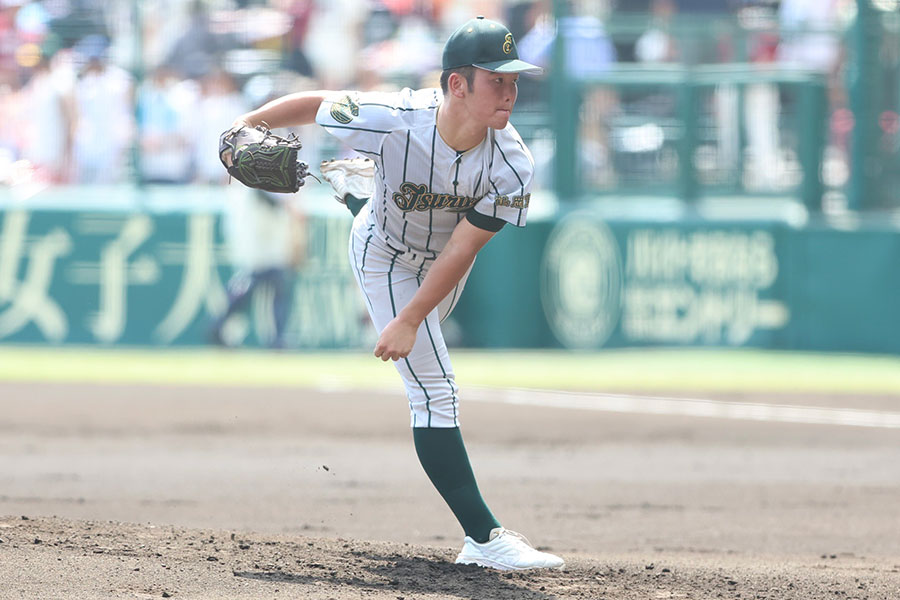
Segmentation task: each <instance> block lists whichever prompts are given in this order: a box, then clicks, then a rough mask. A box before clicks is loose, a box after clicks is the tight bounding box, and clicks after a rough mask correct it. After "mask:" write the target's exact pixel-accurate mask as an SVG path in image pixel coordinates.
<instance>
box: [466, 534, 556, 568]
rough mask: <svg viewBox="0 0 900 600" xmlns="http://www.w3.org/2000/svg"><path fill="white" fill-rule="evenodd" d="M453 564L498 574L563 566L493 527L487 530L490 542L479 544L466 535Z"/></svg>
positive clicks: (520, 538) (512, 535) (525, 542)
mask: <svg viewBox="0 0 900 600" xmlns="http://www.w3.org/2000/svg"><path fill="white" fill-rule="evenodd" d="M456 564H459V565H478V566H480V567H488V568H491V569H498V570H500V571H524V570H525V569H562V568H563V567H564V566H565V564H566V563H565V561H563V559H561V558H560V557H558V556H555V555H553V554H549V553H547V552H541V551H539V550H535V549H534V548H532V547H531V544H529V543H528V540H526V539H525V536H523V535H521V534H519V533H516V532H515V531H510V530H509V529H503V528H502V527H496V528H494V529H492V530H491V537H490V539H489V540H488V541H486V542H485V543H483V544H479V543H478V542H476V541H475V540H473V539H472V538H470V537H469V536H466V539H465V542H464V543H463V548H462V550H461V551H460V553H459V556H457V557H456Z"/></svg>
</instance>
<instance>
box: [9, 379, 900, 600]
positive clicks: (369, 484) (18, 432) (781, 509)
mask: <svg viewBox="0 0 900 600" xmlns="http://www.w3.org/2000/svg"><path fill="white" fill-rule="evenodd" d="M479 393H481V394H482V396H484V395H485V393H484V392H483V391H481V392H479ZM481 399H482V400H484V401H480V402H474V401H473V402H469V403H466V402H465V396H464V400H463V413H462V418H463V432H464V434H465V436H466V440H467V443H468V446H469V451H470V455H471V457H472V460H473V464H474V466H475V469H476V474H477V475H478V477H479V480H480V483H481V487H482V491H483V492H484V495H485V497H486V498H487V500H488V502H489V503H490V504H491V506H492V508H493V509H494V511H495V512H496V513H497V516H498V517H499V518H500V520H501V521H502V522H503V523H504V524H505V525H506V526H508V527H510V528H513V529H516V530H518V531H521V532H522V533H524V534H526V535H528V536H529V537H530V538H531V539H532V541H533V542H535V543H536V545H537V546H539V547H541V548H546V549H550V550H551V551H553V552H556V553H558V554H561V555H562V556H563V557H564V558H566V560H567V569H566V570H565V571H563V572H552V573H537V574H533V573H532V574H513V575H506V574H499V573H494V572H487V571H483V570H479V569H477V568H471V567H458V566H456V565H453V564H452V560H453V558H454V557H455V553H456V552H457V551H458V550H459V547H460V545H461V536H462V534H461V532H460V530H459V528H458V525H457V524H456V523H455V521H454V520H453V519H452V516H451V515H450V514H449V511H447V509H446V508H445V507H444V505H443V503H442V501H441V500H440V498H439V497H438V496H437V494H436V492H435V491H434V490H433V489H432V488H431V486H430V484H429V483H428V482H427V479H426V477H425V476H424V473H422V471H421V468H420V467H419V465H418V463H417V461H416V459H415V454H414V451H413V449H412V444H411V436H410V433H409V430H408V428H407V423H408V416H407V406H406V401H405V399H403V398H402V397H401V396H399V395H394V394H385V393H366V394H362V393H346V392H344V393H337V392H331V393H326V392H319V391H309V390H288V389H276V390H272V389H265V390H263V389H235V388H227V389H212V388H190V387H188V388H175V387H166V386H144V387H139V388H136V387H131V386H85V385H79V386H72V385H46V384H25V383H22V384H8V383H7V384H0V415H2V417H0V515H7V516H5V517H0V598H29V599H31V598H34V599H38V598H40V599H48V598H67V599H71V598H85V599H87V598H90V599H105V598H158V597H172V598H321V599H326V598H334V599H336V600H344V599H349V598H354V599H355V598H378V599H393V600H396V599H398V598H403V599H404V600H408V599H413V598H484V599H493V598H510V599H514V598H515V599H519V598H523V599H551V598H590V599H601V598H602V599H608V600H637V599H641V600H644V599H657V598H691V599H705V598H734V599H736V598H740V599H742V600H744V599H747V598H766V599H771V600H774V599H780V598H785V599H791V598H797V599H804V600H819V599H825V598H829V599H831V598H840V599H848V598H858V599H885V600H887V599H896V598H900V535H898V531H900V502H898V498H900V469H898V468H897V465H898V464H900V430H898V429H888V428H862V427H843V426H827V425H800V424H791V423H780V422H751V421H740V420H724V419H709V418H691V417H683V416H664V415H640V414H627V413H623V414H619V413H609V412H593V411H587V410H574V409H558V408H552V407H536V406H510V405H506V404H500V403H495V402H491V401H490V400H491V399H490V395H489V394H487V397H483V398H481ZM724 399H725V400H730V399H729V398H724ZM731 399H737V398H731ZM740 400H741V401H745V402H746V401H752V402H763V403H764V402H780V403H791V404H807V405H815V406H829V407H843V408H857V409H859V408H862V409H866V408H868V409H873V410H884V411H895V412H896V411H898V410H900V398H894V397H884V396H882V397H867V398H860V397H845V396H831V397H815V398H801V397H783V396H782V397H741V398H740ZM23 517H24V518H23Z"/></svg>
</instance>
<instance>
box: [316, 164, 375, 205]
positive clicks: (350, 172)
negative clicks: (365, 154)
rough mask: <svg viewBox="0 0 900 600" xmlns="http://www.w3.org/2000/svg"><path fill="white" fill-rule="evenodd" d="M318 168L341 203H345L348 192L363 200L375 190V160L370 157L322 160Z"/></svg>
mask: <svg viewBox="0 0 900 600" xmlns="http://www.w3.org/2000/svg"><path fill="white" fill-rule="evenodd" d="M319 170H320V171H321V172H322V177H323V178H324V179H325V181H327V182H328V183H330V184H331V187H332V188H334V192H335V197H336V198H337V201H338V202H340V203H341V204H346V203H347V195H348V194H349V195H351V196H353V197H355V198H359V199H360V200H363V199H366V198H370V197H371V196H372V194H373V193H374V191H375V189H374V188H375V162H374V161H372V160H371V159H368V158H345V159H339V160H323V161H322V164H321V165H319Z"/></svg>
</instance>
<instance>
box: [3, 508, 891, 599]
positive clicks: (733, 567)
mask: <svg viewBox="0 0 900 600" xmlns="http://www.w3.org/2000/svg"><path fill="white" fill-rule="evenodd" d="M0 540H2V542H0V590H2V591H0V596H2V597H4V598H41V599H52V598H66V599H70V600H71V599H82V598H84V599H88V598H90V599H93V600H96V599H106V598H229V599H242V598H317V599H323V600H324V599H334V600H344V599H349V598H374V599H390V600H409V599H414V598H453V599H458V598H473V599H474V598H478V599H486V600H487V599H491V600H503V599H510V600H545V599H546V600H549V599H553V598H586V599H587V598H589V599H610V600H611V599H616V600H638V599H640V600H647V599H653V600H656V599H662V598H691V599H702V598H727V599H730V598H733V599H738V598H740V599H742V600H743V599H747V598H766V599H784V600H790V599H797V600H801V599H802V600H818V599H825V598H844V599H849V598H857V599H860V600H863V599H865V600H868V599H872V600H875V599H884V600H888V599H890V598H896V597H898V596H897V592H898V590H900V565H890V564H878V563H877V562H872V561H865V560H863V559H860V558H854V557H843V556H825V557H822V558H821V559H820V560H819V561H816V562H814V563H810V564H798V563H796V562H794V563H779V564H771V563H770V564H764V563H760V562H759V560H758V557H739V556H728V557H721V556H715V557H710V556H685V555H684V554H673V555H670V556H666V554H664V553H661V554H659V555H658V556H656V557H654V560H653V562H652V563H647V562H646V558H644V559H641V558H640V557H635V556H628V555H621V556H614V555H611V556H602V557H587V556H576V557H568V556H567V557H566V558H567V559H568V561H569V562H568V564H567V567H566V569H565V570H563V571H534V572H524V573H500V572H497V571H491V570H485V569H481V568H478V567H472V566H459V565H455V564H453V559H454V557H455V550H453V549H449V548H435V547H428V546H420V545H409V544H396V543H393V544H392V543H382V542H367V541H360V540H342V539H321V538H310V537H302V536H275V535H258V534H253V533H245V532H229V531H214V530H203V529H184V528H177V527H167V526H158V525H152V524H129V523H116V522H98V521H77V520H64V519H59V518H27V517H5V518H2V519H0Z"/></svg>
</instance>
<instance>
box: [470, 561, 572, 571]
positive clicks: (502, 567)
mask: <svg viewBox="0 0 900 600" xmlns="http://www.w3.org/2000/svg"><path fill="white" fill-rule="evenodd" d="M456 564H458V565H475V566H478V567H483V568H485V569H497V570H498V571H532V570H534V569H550V570H555V571H562V570H563V569H565V567H566V563H563V564H561V565H559V566H558V567H544V566H534V567H512V566H510V565H504V564H502V563H498V562H495V561H493V560H488V559H486V558H479V559H462V560H461V559H459V558H457V559H456Z"/></svg>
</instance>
